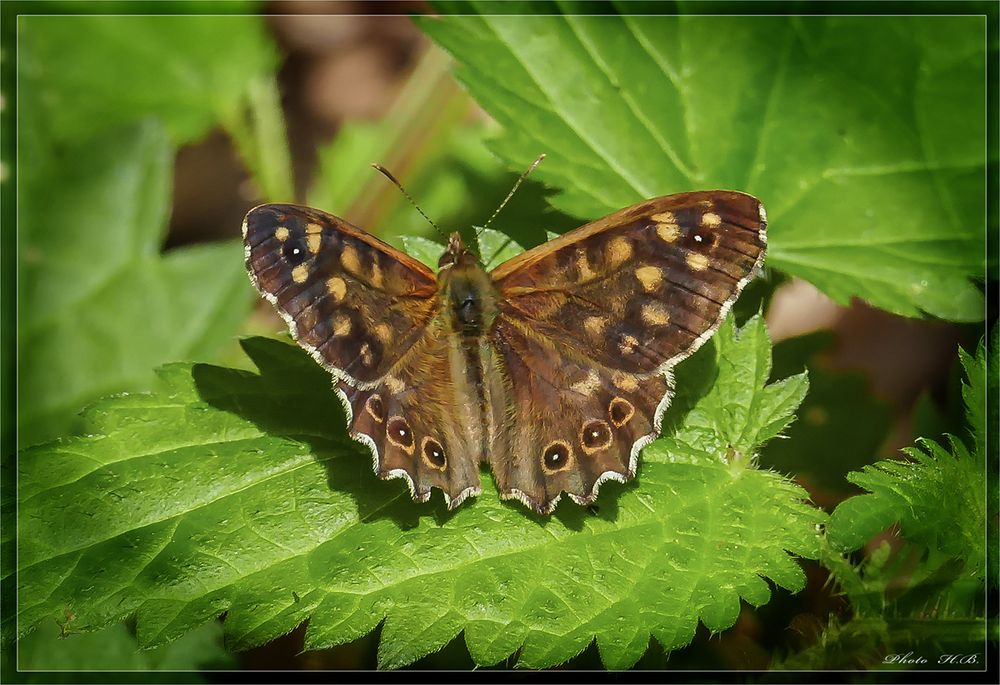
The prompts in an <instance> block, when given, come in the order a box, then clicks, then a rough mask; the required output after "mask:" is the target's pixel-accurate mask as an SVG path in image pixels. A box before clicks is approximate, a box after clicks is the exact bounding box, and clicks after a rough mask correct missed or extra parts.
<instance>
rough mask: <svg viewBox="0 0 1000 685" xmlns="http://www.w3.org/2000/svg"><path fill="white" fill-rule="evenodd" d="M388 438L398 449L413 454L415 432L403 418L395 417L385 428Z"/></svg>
mask: <svg viewBox="0 0 1000 685" xmlns="http://www.w3.org/2000/svg"><path fill="white" fill-rule="evenodd" d="M385 434H386V437H387V438H388V439H389V442H391V443H392V444H393V445H395V446H396V447H399V448H400V449H402V450H403V451H405V452H406V453H408V454H413V431H411V430H410V424H408V423H407V422H406V419H404V418H403V417H402V416H393V417H392V418H391V419H389V423H388V424H386V428H385Z"/></svg>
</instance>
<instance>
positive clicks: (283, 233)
mask: <svg viewBox="0 0 1000 685" xmlns="http://www.w3.org/2000/svg"><path fill="white" fill-rule="evenodd" d="M274 237H275V238H277V239H278V240H279V241H281V242H285V241H286V240H288V229H287V228H285V227H284V226H278V228H277V229H275V231H274Z"/></svg>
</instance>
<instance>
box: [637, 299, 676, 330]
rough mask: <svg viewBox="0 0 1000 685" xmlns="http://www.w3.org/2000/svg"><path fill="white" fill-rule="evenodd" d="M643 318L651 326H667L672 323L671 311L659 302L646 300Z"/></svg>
mask: <svg viewBox="0 0 1000 685" xmlns="http://www.w3.org/2000/svg"><path fill="white" fill-rule="evenodd" d="M642 320H643V321H645V322H646V323H648V324H649V325H651V326H666V325H667V324H668V323H670V312H668V311H667V308H666V307H665V306H664V305H663V304H661V303H659V302H646V303H645V304H643V305H642Z"/></svg>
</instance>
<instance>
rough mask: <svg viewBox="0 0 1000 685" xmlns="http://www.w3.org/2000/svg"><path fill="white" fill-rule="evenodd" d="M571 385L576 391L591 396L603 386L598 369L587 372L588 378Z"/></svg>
mask: <svg viewBox="0 0 1000 685" xmlns="http://www.w3.org/2000/svg"><path fill="white" fill-rule="evenodd" d="M571 387H572V388H573V390H574V391H575V392H578V393H580V394H581V395H587V396H588V397H589V396H591V395H593V394H594V393H595V392H597V389H598V388H600V387H601V379H600V377H599V376H598V375H597V372H596V371H590V372H588V373H587V377H586V378H584V379H583V380H582V381H577V382H576V383H574V384H573V385H572V386H571Z"/></svg>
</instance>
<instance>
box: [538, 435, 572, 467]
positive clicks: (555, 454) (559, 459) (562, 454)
mask: <svg viewBox="0 0 1000 685" xmlns="http://www.w3.org/2000/svg"><path fill="white" fill-rule="evenodd" d="M572 457H573V452H572V450H571V449H570V446H569V445H568V444H566V443H565V442H563V441H562V440H553V441H552V442H550V443H549V444H548V445H546V447H545V449H544V450H542V470H544V471H545V472H546V473H549V474H552V473H556V472H557V471H562V470H563V469H565V468H567V467H568V466H569V465H570V461H571V460H572Z"/></svg>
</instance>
